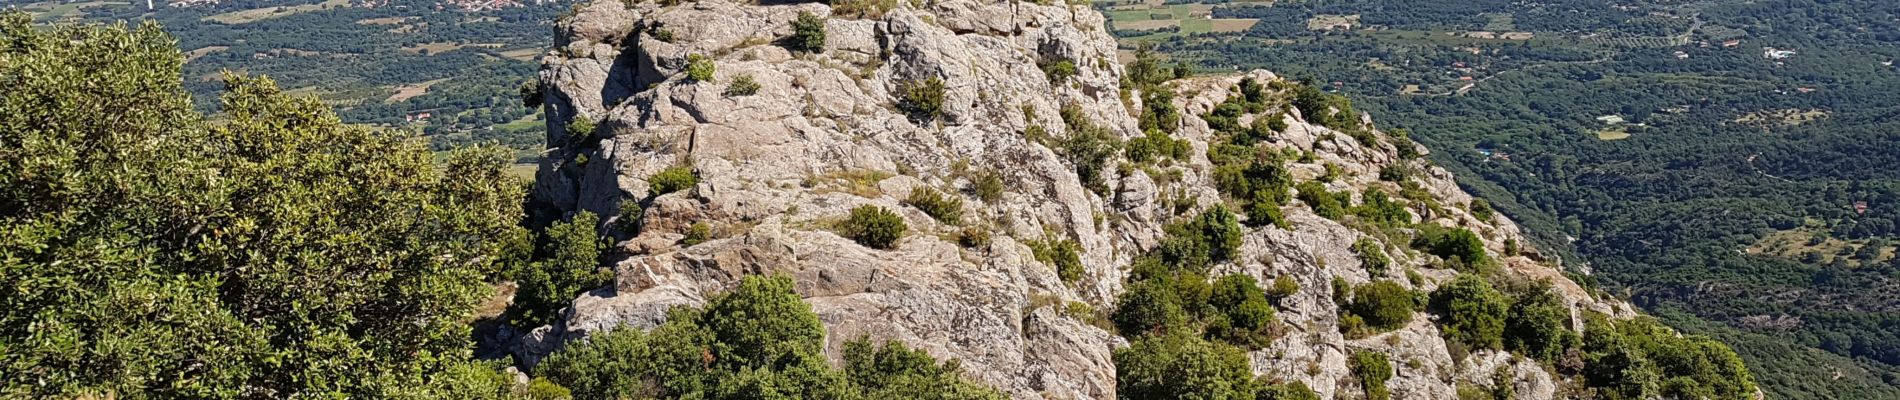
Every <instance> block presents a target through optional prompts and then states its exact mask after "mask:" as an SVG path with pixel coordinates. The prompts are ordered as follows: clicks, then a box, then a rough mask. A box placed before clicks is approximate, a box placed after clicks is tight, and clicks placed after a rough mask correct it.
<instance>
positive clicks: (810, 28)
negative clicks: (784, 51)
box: [790, 11, 825, 53]
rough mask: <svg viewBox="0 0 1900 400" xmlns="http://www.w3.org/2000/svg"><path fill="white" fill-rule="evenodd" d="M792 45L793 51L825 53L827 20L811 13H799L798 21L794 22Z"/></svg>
mask: <svg viewBox="0 0 1900 400" xmlns="http://www.w3.org/2000/svg"><path fill="white" fill-rule="evenodd" d="M790 44H791V45H792V49H793V50H798V51H803V52H806V53H823V52H824V51H825V18H824V17H820V16H818V14H812V13H811V12H809V11H799V12H798V19H794V20H792V37H791V40H790Z"/></svg>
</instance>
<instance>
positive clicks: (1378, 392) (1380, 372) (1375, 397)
mask: <svg viewBox="0 0 1900 400" xmlns="http://www.w3.org/2000/svg"><path fill="white" fill-rule="evenodd" d="M1348 361H1349V364H1350V365H1351V367H1352V373H1353V375H1356V376H1358V377H1359V386H1360V387H1361V388H1364V389H1365V390H1366V399H1368V400H1389V399H1391V398H1392V393H1391V391H1390V390H1388V389H1386V387H1385V381H1387V380H1390V379H1392V361H1391V360H1389V359H1387V358H1386V357H1385V353H1380V352H1376V351H1370V350H1360V351H1355V352H1353V353H1352V358H1351V359H1350V360H1348Z"/></svg>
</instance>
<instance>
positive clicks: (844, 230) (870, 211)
mask: <svg viewBox="0 0 1900 400" xmlns="http://www.w3.org/2000/svg"><path fill="white" fill-rule="evenodd" d="M838 228H839V229H838V230H839V233H841V234H843V235H844V237H848V238H851V240H853V241H857V242H858V244H861V245H864V246H866V247H871V248H877V249H886V250H888V249H894V248H897V239H898V238H901V237H903V236H904V231H905V230H907V229H909V228H908V227H907V226H905V225H904V217H900V216H898V215H897V213H893V212H891V210H886V209H884V207H878V206H874V205H864V206H859V207H858V208H854V209H851V216H850V217H849V218H846V219H845V220H844V223H843V224H841V225H840V226H839V227H838Z"/></svg>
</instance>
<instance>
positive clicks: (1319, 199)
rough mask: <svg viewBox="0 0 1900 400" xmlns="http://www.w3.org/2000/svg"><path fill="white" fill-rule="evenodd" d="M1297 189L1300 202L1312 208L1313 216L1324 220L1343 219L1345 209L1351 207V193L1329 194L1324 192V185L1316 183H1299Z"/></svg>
mask: <svg viewBox="0 0 1900 400" xmlns="http://www.w3.org/2000/svg"><path fill="white" fill-rule="evenodd" d="M1327 165H1329V166H1330V165H1331V164H1327ZM1297 189H1299V192H1300V194H1299V199H1300V202H1303V203H1306V206H1308V207H1312V208H1313V213H1314V214H1318V215H1319V216H1320V217H1323V218H1326V219H1331V220H1338V219H1340V218H1343V217H1345V216H1346V208H1347V207H1348V206H1351V205H1352V197H1351V196H1352V193H1348V192H1341V193H1333V192H1329V191H1327V190H1326V185H1324V184H1321V183H1319V182H1318V181H1306V182H1300V185H1299V186H1298V187H1297Z"/></svg>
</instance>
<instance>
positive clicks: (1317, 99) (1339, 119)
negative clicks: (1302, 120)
mask: <svg viewBox="0 0 1900 400" xmlns="http://www.w3.org/2000/svg"><path fill="white" fill-rule="evenodd" d="M1293 107H1295V108H1299V109H1300V114H1302V115H1305V116H1306V120H1307V121H1312V122H1313V123H1315V124H1319V125H1320V126H1324V127H1328V128H1333V129H1335V130H1340V131H1346V132H1352V131H1358V130H1359V113H1358V112H1355V111H1353V109H1352V101H1351V100H1347V99H1346V97H1345V96H1339V95H1332V94H1327V93H1326V92H1322V91H1320V90H1319V88H1316V87H1313V86H1311V85H1300V87H1299V88H1297V89H1294V91H1293Z"/></svg>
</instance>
